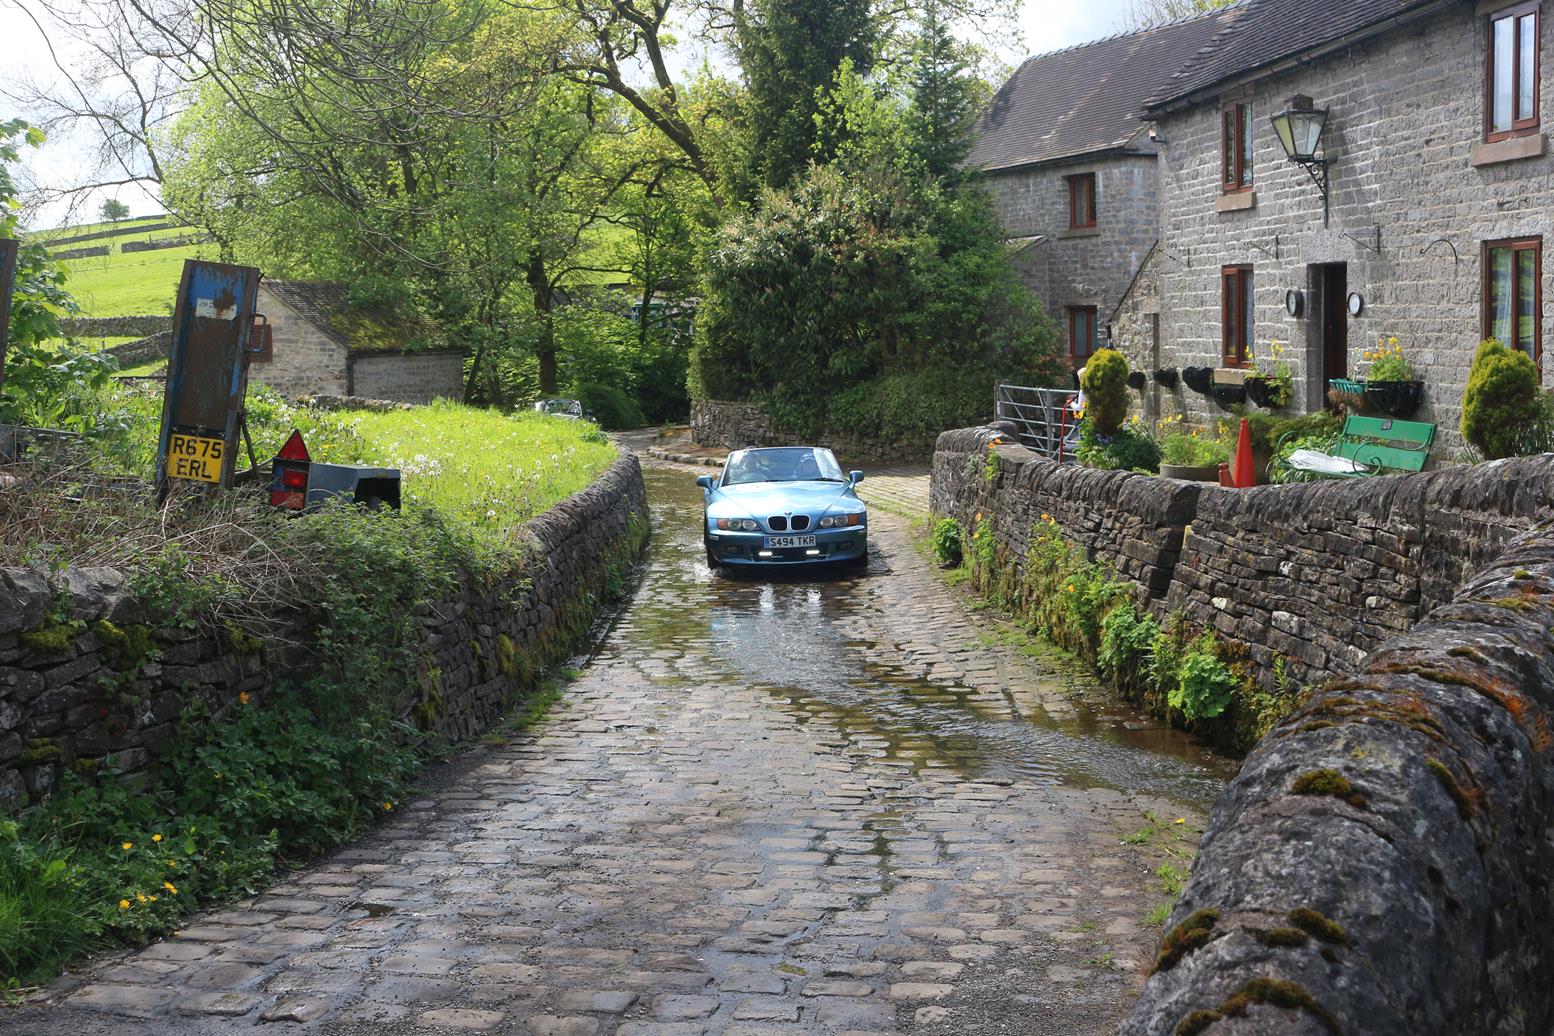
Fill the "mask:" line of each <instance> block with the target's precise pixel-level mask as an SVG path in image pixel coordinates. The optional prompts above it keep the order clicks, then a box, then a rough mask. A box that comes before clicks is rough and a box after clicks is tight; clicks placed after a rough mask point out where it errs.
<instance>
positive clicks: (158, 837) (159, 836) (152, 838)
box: [151, 835, 162, 842]
mask: <svg viewBox="0 0 1554 1036" xmlns="http://www.w3.org/2000/svg"><path fill="white" fill-rule="evenodd" d="M151 840H152V841H153V842H160V841H161V840H162V836H161V835H152V836H151Z"/></svg>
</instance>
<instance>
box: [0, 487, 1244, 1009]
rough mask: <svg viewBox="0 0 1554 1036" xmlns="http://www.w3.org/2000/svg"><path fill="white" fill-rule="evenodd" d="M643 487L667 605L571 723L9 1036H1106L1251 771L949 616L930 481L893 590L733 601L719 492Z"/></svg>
mask: <svg viewBox="0 0 1554 1036" xmlns="http://www.w3.org/2000/svg"><path fill="white" fill-rule="evenodd" d="M645 470H646V474H647V477H648V490H649V498H650V500H651V502H652V504H653V507H654V521H655V526H654V542H653V544H652V546H651V548H650V552H649V556H648V560H647V562H646V566H645V571H644V574H643V577H642V582H641V585H640V586H639V587H638V589H637V591H636V594H635V597H634V599H633V600H632V602H631V603H630V604H629V605H628V606H627V607H626V608H624V609H623V611H622V612H621V613H620V614H619V615H618V616H617V617H616V618H615V620H614V623H613V625H612V627H611V628H610V629H609V631H608V635H607V636H605V637H604V638H603V640H602V641H601V642H600V644H599V647H598V649H597V652H596V655H595V657H593V658H592V660H591V661H590V662H589V663H588V664H587V666H586V667H584V668H583V670H582V673H581V675H580V676H579V677H578V678H577V679H576V680H575V681H573V682H572V683H570V684H569V685H568V687H567V689H566V692H565V694H564V696H563V698H562V699H561V701H560V702H558V703H557V705H556V706H555V707H554V709H553V711H552V713H551V715H550V716H549V718H548V719H547V720H545V721H544V722H542V723H541V724H539V725H538V726H537V727H535V728H534V729H533V730H531V731H529V732H528V733H525V734H521V735H517V736H514V737H512V738H511V739H507V740H504V741H503V742H502V743H500V744H489V745H484V746H480V747H477V748H474V749H472V750H470V751H468V752H466V753H464V754H462V755H461V756H459V757H458V758H457V759H455V761H454V762H453V763H451V764H450V765H448V766H446V767H441V768H439V770H438V772H435V773H433V774H432V775H431V776H430V777H429V778H428V780H427V781H426V783H425V784H424V785H423V786H422V787H421V788H420V789H419V790H418V792H417V793H416V794H413V795H412V796H410V797H409V798H408V799H407V801H405V802H404V803H402V804H401V805H400V806H399V807H398V808H396V809H395V811H394V813H393V816H392V819H391V820H389V821H387V822H385V823H383V824H382V825H380V826H379V827H378V828H376V829H375V830H373V831H371V832H369V833H368V834H367V835H366V836H365V837H363V838H362V839H361V840H359V841H358V842H357V843H355V844H353V845H352V846H349V847H347V848H345V849H342V850H340V851H338V852H335V853H333V854H332V855H330V856H327V857H325V858H323V859H322V860H319V861H317V862H316V863H315V864H313V865H312V866H310V867H309V868H307V869H305V870H302V871H299V872H297V873H296V874H294V875H292V876H291V877H290V878H289V879H288V880H286V881H284V882H283V883H281V884H279V885H277V886H275V887H274V888H272V889H271V890H270V891H269V892H268V893H266V894H265V895H262V896H259V897H256V898H254V899H253V900H251V901H248V902H245V903H242V904H238V905H236V906H233V907H231V908H228V909H224V910H219V911H216V912H213V913H211V914H208V915H205V916H202V917H199V918H195V919H191V920H190V923H189V925H188V927H186V928H185V929H183V930H182V931H181V932H180V933H179V934H178V935H177V936H176V937H174V938H170V939H168V940H165V941H163V942H161V943H158V944H155V945H152V946H150V947H147V948H145V949H143V950H141V951H139V952H136V953H130V954H126V955H123V956H120V957H118V958H115V959H112V960H104V961H100V962H97V963H96V964H93V965H91V966H89V967H86V968H84V969H83V970H82V971H81V972H80V973H79V974H75V975H71V976H67V977H66V978H65V979H63V980H62V981H61V982H60V983H59V984H57V985H56V986H55V987H54V988H53V989H51V990H49V991H48V993H47V998H48V1000H47V1002H46V1003H35V1004H33V1005H30V1006H28V1007H26V1008H24V1009H22V1010H21V1011H18V1012H13V1013H11V1014H9V1015H4V1014H0V1031H4V1032H8V1033H28V1034H32V1033H37V1034H40V1036H64V1034H69V1036H89V1034H94V1033H114V1034H152V1033H156V1034H164V1033H171V1034H175V1036H177V1034H184V1033H223V1032H244V1031H249V1030H251V1029H254V1028H264V1029H268V1030H274V1029H279V1030H282V1031H306V1032H320V1033H342V1034H344V1033H379V1032H391V1033H413V1034H420V1033H455V1032H470V1031H490V1032H501V1033H514V1034H524V1036H594V1034H618V1036H710V1034H722V1036H767V1034H770V1036H780V1034H796V1033H826V1034H842V1033H889V1032H898V1033H928V1034H946V1036H947V1034H952V1033H954V1034H960V1033H1020V1034H1045V1033H1053V1034H1069V1033H1073V1034H1092V1033H1093V1034H1100V1033H1108V1032H1111V1031H1113V1030H1114V1028H1115V1026H1116V1024H1117V1022H1118V1021H1120V1020H1121V1018H1122V1016H1123V1015H1124V1014H1125V1013H1126V1010H1127V1008H1128V1006H1129V1005H1130V1004H1131V1002H1132V1000H1133V998H1134V997H1135V995H1136V993H1137V990H1138V988H1139V987H1140V985H1141V983H1142V970H1141V961H1142V960H1143V959H1144V958H1145V956H1146V955H1147V954H1148V953H1149V951H1150V949H1151V948H1152V946H1153V944H1154V941H1155V939H1156V938H1157V937H1158V934H1159V930H1158V929H1157V928H1153V927H1145V926H1144V925H1143V924H1142V923H1141V922H1142V921H1143V919H1144V917H1145V916H1146V915H1147V914H1148V913H1149V912H1150V911H1151V910H1152V909H1154V908H1155V907H1157V906H1158V905H1159V904H1161V903H1162V902H1164V901H1165V899H1166V896H1165V894H1164V891H1163V883H1162V880H1161V878H1160V877H1159V876H1158V875H1157V870H1158V869H1159V868H1160V867H1161V865H1162V864H1170V865H1171V866H1174V867H1177V868H1180V869H1181V870H1182V871H1185V870H1186V867H1187V860H1186V859H1183V858H1181V857H1180V856H1176V857H1173V856H1170V855H1168V849H1169V848H1171V847H1177V851H1178V852H1179V853H1182V854H1185V853H1186V852H1187V851H1188V849H1189V847H1190V846H1191V845H1192V844H1193V841H1194V840H1195V836H1196V832H1197V830H1198V829H1199V828H1200V827H1201V818H1202V814H1203V812H1204V811H1205V810H1206V809H1207V805H1208V803H1209V802H1210V801H1211V800H1212V798H1213V796H1214V795H1215V794H1216V792H1217V791H1218V789H1219V787H1220V786H1221V785H1222V783H1223V781H1224V779H1225V778H1226V776H1227V773H1228V767H1227V765H1226V764H1225V763H1224V761H1223V760H1219V759H1217V758H1216V757H1214V756H1212V755H1210V754H1209V753H1208V752H1206V751H1205V750H1204V749H1203V748H1202V747H1201V746H1200V745H1198V744H1197V743H1196V742H1194V741H1192V740H1191V739H1189V738H1187V737H1186V736H1185V735H1182V734H1180V733H1178V732H1174V731H1171V730H1169V729H1166V728H1164V727H1163V726H1162V725H1160V724H1158V723H1157V722H1155V721H1153V720H1150V719H1148V718H1147V717H1143V716H1141V715H1139V714H1137V713H1134V712H1132V711H1130V710H1128V709H1126V708H1124V707H1120V706H1116V705H1107V704H1105V703H1104V695H1101V699H1102V703H1101V704H1095V703H1094V702H1095V695H1096V694H1099V692H1094V693H1087V694H1086V696H1085V701H1083V702H1082V701H1080V700H1078V698H1077V696H1076V691H1077V690H1079V689H1083V688H1088V687H1089V684H1088V682H1087V681H1086V679H1085V678H1084V677H1082V676H1078V675H1075V674H1071V673H1067V672H1065V671H1064V666H1063V665H1062V664H1061V662H1058V661H1054V660H1052V659H1049V658H1047V657H1046V656H1045V655H1042V654H1041V653H1039V652H1037V653H1035V657H1033V653H1032V652H1030V651H1027V650H1022V649H1023V648H1025V647H1027V645H1026V644H1025V643H1024V642H1022V641H1018V640H1015V639H1012V638H1010V637H1008V636H1005V635H1003V634H1002V633H1001V632H1000V631H1001V627H1000V625H999V624H998V623H996V622H994V621H993V620H991V619H990V618H988V617H987V616H985V615H984V614H983V613H980V612H978V611H976V610H974V609H973V608H971V607H969V606H968V602H967V600H966V598H965V596H964V595H963V594H961V593H960V592H959V591H957V590H955V589H953V588H951V587H948V586H946V585H945V584H944V582H943V580H941V578H940V577H939V575H938V574H937V573H935V572H934V571H933V570H932V567H931V565H930V563H929V562H928V561H927V560H926V559H925V558H924V557H923V556H922V555H921V554H920V553H919V551H918V550H917V549H916V548H915V547H914V546H913V545H912V543H911V539H910V536H909V523H908V519H907V517H905V515H906V514H908V513H913V512H918V513H920V511H921V509H922V507H923V506H924V501H925V500H926V496H927V476H926V474H924V473H919V472H902V473H896V474H893V475H892V474H889V473H887V474H884V475H882V476H878V477H876V476H871V477H870V478H869V479H868V480H867V481H866V482H865V483H864V485H863V487H862V495H863V496H864V497H865V498H866V499H868V500H869V501H870V503H871V506H872V511H871V516H870V518H871V526H872V529H871V539H872V544H873V552H874V556H873V557H872V558H871V562H870V566H869V570H868V571H867V572H866V573H861V574H856V575H852V574H849V575H842V576H831V575H822V576H815V575H812V574H809V575H799V576H791V577H785V578H780V579H775V580H757V579H754V578H749V577H736V576H729V575H721V574H720V575H713V574H711V573H709V572H708V571H707V569H706V566H705V564H704V562H703V560H702V546H701V539H700V530H699V522H700V517H701V512H700V495H699V491H698V490H697V489H696V487H695V486H694V484H693V480H694V478H695V476H696V475H697V474H702V473H705V472H706V471H707V469H706V468H699V469H698V468H691V467H677V466H672V465H669V464H665V463H661V462H654V461H646V462H645ZM1146 812H1147V813H1149V814H1152V815H1154V816H1157V817H1159V818H1160V820H1161V823H1160V824H1159V825H1158V829H1156V830H1155V831H1154V833H1153V834H1149V835H1146V836H1145V837H1135V838H1131V839H1128V836H1130V835H1133V834H1134V833H1135V832H1138V831H1139V830H1140V829H1141V828H1143V827H1146V820H1145V814H1146ZM1177 818H1181V819H1182V820H1183V821H1184V823H1182V824H1176V823H1174V821H1175V820H1176V819H1177ZM1149 826H1151V827H1153V826H1154V825H1149ZM1125 839H1127V840H1126V841H1125Z"/></svg>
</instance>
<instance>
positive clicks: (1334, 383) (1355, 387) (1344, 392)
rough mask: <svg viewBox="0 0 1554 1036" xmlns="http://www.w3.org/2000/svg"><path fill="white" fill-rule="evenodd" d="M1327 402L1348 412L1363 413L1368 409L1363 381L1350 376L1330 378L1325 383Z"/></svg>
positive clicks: (1368, 404) (1368, 403)
mask: <svg viewBox="0 0 1554 1036" xmlns="http://www.w3.org/2000/svg"><path fill="white" fill-rule="evenodd" d="M1327 398H1328V402H1330V403H1331V404H1333V405H1334V406H1337V407H1342V408H1344V409H1345V410H1348V411H1349V412H1350V413H1355V414H1363V413H1365V412H1366V411H1368V410H1370V401H1369V400H1367V399H1366V398H1365V381H1364V379H1361V380H1358V381H1356V380H1353V379H1350V378H1332V379H1331V380H1329V381H1328V383H1327Z"/></svg>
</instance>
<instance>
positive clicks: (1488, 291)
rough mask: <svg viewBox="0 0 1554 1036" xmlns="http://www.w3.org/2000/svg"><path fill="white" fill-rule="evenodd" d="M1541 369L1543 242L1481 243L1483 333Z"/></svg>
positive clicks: (1528, 239) (1525, 240) (1534, 240)
mask: <svg viewBox="0 0 1554 1036" xmlns="http://www.w3.org/2000/svg"><path fill="white" fill-rule="evenodd" d="M1483 334H1484V337H1485V338H1495V339H1498V340H1499V341H1501V342H1503V343H1505V344H1506V345H1509V346H1511V347H1512V348H1513V349H1520V350H1521V351H1522V352H1524V353H1526V354H1527V355H1528V356H1531V357H1532V360H1533V362H1534V363H1536V364H1537V365H1538V369H1539V371H1540V372H1541V371H1542V369H1543V239H1542V238H1541V237H1529V238H1519V239H1517V240H1512V241H1486V242H1484V330H1483Z"/></svg>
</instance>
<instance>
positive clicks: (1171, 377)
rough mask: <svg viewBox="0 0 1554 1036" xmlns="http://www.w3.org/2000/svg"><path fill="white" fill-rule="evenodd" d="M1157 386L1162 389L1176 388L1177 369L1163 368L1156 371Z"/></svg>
mask: <svg viewBox="0 0 1554 1036" xmlns="http://www.w3.org/2000/svg"><path fill="white" fill-rule="evenodd" d="M1155 384H1156V385H1159V386H1161V387H1162V388H1175V387H1176V368H1175V367H1161V368H1160V369H1159V370H1157V371H1155Z"/></svg>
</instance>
